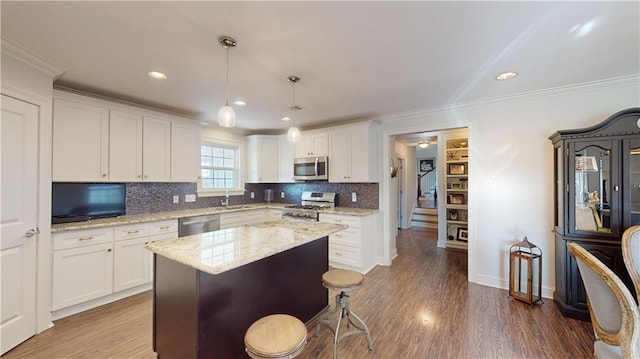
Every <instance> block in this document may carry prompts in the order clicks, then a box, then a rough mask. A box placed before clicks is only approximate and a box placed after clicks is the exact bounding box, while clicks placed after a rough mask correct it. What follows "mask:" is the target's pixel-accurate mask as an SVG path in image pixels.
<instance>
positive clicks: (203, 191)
mask: <svg viewBox="0 0 640 359" xmlns="http://www.w3.org/2000/svg"><path fill="white" fill-rule="evenodd" d="M243 145H244V144H242V143H237V142H230V141H223V140H218V139H214V138H203V139H202V143H201V146H224V147H234V148H235V150H236V164H235V168H236V173H237V176H236V181H235V182H236V183H235V184H234V188H230V189H228V190H227V189H210V188H203V187H202V178H200V179H199V180H198V190H197V191H198V197H224V196H226V195H227V194H229V195H234V196H238V195H244V192H245V190H244V188H243V187H242V185H243V184H244V180H243V168H244V167H243V165H242V163H243V162H242V155H243ZM200 156H202V150H200V151H199V153H198V163H200V161H201V160H200ZM199 168H200V173H202V166H199Z"/></svg>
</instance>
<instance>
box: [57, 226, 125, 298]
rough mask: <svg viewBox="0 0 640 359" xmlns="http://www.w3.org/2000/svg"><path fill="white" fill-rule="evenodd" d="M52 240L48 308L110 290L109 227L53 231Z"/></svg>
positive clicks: (102, 293)
mask: <svg viewBox="0 0 640 359" xmlns="http://www.w3.org/2000/svg"><path fill="white" fill-rule="evenodd" d="M53 242H54V252H53V288H52V289H53V290H52V300H51V309H52V310H57V309H61V308H64V307H68V306H72V305H75V304H78V303H82V302H86V301H88V300H91V299H95V298H99V297H102V296H105V295H108V294H111V293H112V290H113V230H112V229H111V228H108V229H99V230H82V231H73V232H64V233H56V234H54V236H53Z"/></svg>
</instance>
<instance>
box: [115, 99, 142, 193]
mask: <svg viewBox="0 0 640 359" xmlns="http://www.w3.org/2000/svg"><path fill="white" fill-rule="evenodd" d="M109 180H110V181H111V182H140V181H142V115H138V114H133V113H126V112H121V111H114V110H112V111H111V113H110V114H109Z"/></svg>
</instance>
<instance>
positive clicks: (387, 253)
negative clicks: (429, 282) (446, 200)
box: [380, 118, 476, 282]
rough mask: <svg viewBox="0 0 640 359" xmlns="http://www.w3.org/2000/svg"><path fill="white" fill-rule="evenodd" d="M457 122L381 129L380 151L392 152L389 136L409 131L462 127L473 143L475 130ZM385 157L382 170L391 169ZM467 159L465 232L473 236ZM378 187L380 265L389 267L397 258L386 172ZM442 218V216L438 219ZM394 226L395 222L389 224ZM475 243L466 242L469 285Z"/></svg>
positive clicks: (472, 207)
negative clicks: (467, 228) (467, 181)
mask: <svg viewBox="0 0 640 359" xmlns="http://www.w3.org/2000/svg"><path fill="white" fill-rule="evenodd" d="M456 120H458V121H459V122H458V123H457V124H456V126H455V127H452V124H451V122H450V119H443V120H442V121H440V122H428V123H422V124H420V125H414V126H410V127H406V128H392V129H384V130H383V137H382V151H383V153H389V151H390V149H391V148H394V149H395V143H392V140H391V137H392V136H395V135H401V134H405V133H412V132H435V131H443V130H446V129H453V128H462V127H467V128H468V130H469V143H470V144H471V143H473V139H474V137H475V131H474V130H473V129H474V127H473V125H470V121H468V120H467V119H464V118H463V119H456ZM469 156H475V153H474V152H473V150H470V153H469ZM388 157H389V156H382V168H383V169H385V168H389V167H390V166H391V163H390V159H389V158H388ZM470 158H471V160H470V162H469V195H470V197H469V198H470V200H469V205H468V206H469V207H468V211H469V231H470V233H475V230H476V229H475V219H476V213H475V206H474V205H473V204H472V203H473V200H474V199H473V196H472V194H473V187H472V186H471V185H472V183H473V168H474V167H473V158H474V157H470ZM380 187H381V188H382V193H383V195H382V196H381V202H382V205H381V208H382V210H381V212H382V215H383V220H382V223H383V231H382V236H383V240H382V253H381V254H382V263H381V264H383V265H391V262H392V261H393V258H395V256H397V246H396V245H393V247H392V242H391V241H392V238H393V240H395V236H394V235H392V232H391V230H392V229H393V228H391V223H392V222H391V218H390V215H389V213H390V212H391V208H392V207H391V204H390V201H389V197H390V191H391V188H390V176H388V173H384V174H383V176H382V183H381V186H380ZM393 215H394V216H396V213H393ZM440 215H441V214H440V213H438V216H440ZM441 218H443V217H441ZM393 222H394V223H395V221H393ZM475 255H476V243H474V242H473V241H469V246H468V252H467V257H468V268H467V278H468V280H469V281H470V282H475V281H476V272H475V268H476V258H475Z"/></svg>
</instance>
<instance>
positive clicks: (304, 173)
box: [293, 156, 329, 181]
mask: <svg viewBox="0 0 640 359" xmlns="http://www.w3.org/2000/svg"><path fill="white" fill-rule="evenodd" d="M293 179H294V180H296V181H326V180H328V179H329V158H328V157H327V156H320V157H305V158H296V159H294V160H293Z"/></svg>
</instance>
